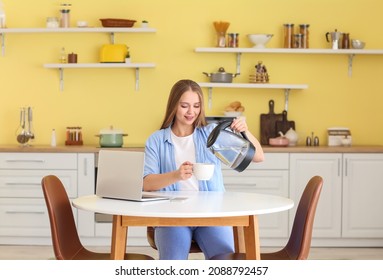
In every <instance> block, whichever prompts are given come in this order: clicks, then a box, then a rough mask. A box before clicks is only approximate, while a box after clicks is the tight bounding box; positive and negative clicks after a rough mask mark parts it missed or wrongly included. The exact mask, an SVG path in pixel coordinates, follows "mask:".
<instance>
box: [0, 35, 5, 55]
mask: <svg viewBox="0 0 383 280" xmlns="http://www.w3.org/2000/svg"><path fill="white" fill-rule="evenodd" d="M0 35H1V54H2V55H3V56H4V55H5V33H0Z"/></svg>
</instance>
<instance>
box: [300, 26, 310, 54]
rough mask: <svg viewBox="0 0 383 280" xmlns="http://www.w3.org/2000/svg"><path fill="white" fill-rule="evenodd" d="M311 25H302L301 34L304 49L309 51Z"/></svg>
mask: <svg viewBox="0 0 383 280" xmlns="http://www.w3.org/2000/svg"><path fill="white" fill-rule="evenodd" d="M309 27H310V25H309V24H300V25H299V33H300V34H302V35H303V38H302V48H304V49H307V48H308V47H309Z"/></svg>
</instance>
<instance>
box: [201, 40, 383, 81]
mask: <svg viewBox="0 0 383 280" xmlns="http://www.w3.org/2000/svg"><path fill="white" fill-rule="evenodd" d="M195 52H205V53H234V54H236V56H237V57H236V66H237V73H240V72H241V54H242V53H262V54H325V55H328V54H330V55H347V56H348V75H349V76H350V77H351V75H352V62H353V58H354V56H355V55H383V49H370V50H368V49H340V50H333V49H287V48H264V49H257V48H209V47H200V48H196V49H195Z"/></svg>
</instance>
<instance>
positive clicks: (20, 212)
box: [5, 210, 45, 215]
mask: <svg viewBox="0 0 383 280" xmlns="http://www.w3.org/2000/svg"><path fill="white" fill-rule="evenodd" d="M5 213H6V214H39V215H42V214H45V212H43V211H16V210H14V211H5Z"/></svg>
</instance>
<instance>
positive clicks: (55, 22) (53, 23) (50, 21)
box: [47, 17, 59, 28]
mask: <svg viewBox="0 0 383 280" xmlns="http://www.w3.org/2000/svg"><path fill="white" fill-rule="evenodd" d="M58 27H59V19H58V18H57V17H47V28H58Z"/></svg>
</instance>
